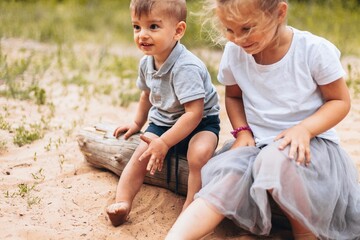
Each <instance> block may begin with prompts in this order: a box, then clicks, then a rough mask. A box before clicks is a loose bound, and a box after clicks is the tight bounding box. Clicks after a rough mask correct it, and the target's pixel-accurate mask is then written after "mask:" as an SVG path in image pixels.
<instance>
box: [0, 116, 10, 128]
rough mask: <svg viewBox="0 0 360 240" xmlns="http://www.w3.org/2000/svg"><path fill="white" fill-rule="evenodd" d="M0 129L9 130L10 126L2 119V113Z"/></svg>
mask: <svg viewBox="0 0 360 240" xmlns="http://www.w3.org/2000/svg"><path fill="white" fill-rule="evenodd" d="M0 129H1V130H6V131H10V129H11V126H10V124H9V123H8V122H7V121H6V120H5V119H4V117H3V116H2V115H0Z"/></svg>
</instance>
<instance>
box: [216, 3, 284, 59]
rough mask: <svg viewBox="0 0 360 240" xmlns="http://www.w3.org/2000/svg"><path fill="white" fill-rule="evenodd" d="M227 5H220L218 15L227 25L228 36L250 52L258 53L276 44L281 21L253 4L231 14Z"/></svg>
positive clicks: (226, 34) (224, 24) (226, 33)
mask: <svg viewBox="0 0 360 240" xmlns="http://www.w3.org/2000/svg"><path fill="white" fill-rule="evenodd" d="M228 8H229V6H227V7H218V8H217V16H218V17H219V20H220V21H221V23H222V24H223V26H224V27H225V31H226V32H225V36H226V38H227V39H228V40H229V41H231V42H233V43H235V44H236V45H238V46H240V47H241V48H243V49H244V50H245V51H246V52H247V53H248V54H252V55H255V54H258V53H261V52H262V51H264V50H266V49H267V48H271V47H272V46H273V44H275V42H276V41H275V40H276V34H277V30H278V26H279V22H278V21H276V19H275V20H274V19H272V18H271V17H270V16H265V15H264V14H263V13H262V12H261V11H260V10H258V9H255V8H254V7H252V6H247V7H246V6H244V7H243V8H242V9H239V10H238V11H236V16H234V15H233V14H229V11H228V10H227V9H228Z"/></svg>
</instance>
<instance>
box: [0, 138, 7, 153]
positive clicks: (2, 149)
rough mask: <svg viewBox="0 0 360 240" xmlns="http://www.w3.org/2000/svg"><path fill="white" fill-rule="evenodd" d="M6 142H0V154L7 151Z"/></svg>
mask: <svg viewBox="0 0 360 240" xmlns="http://www.w3.org/2000/svg"><path fill="white" fill-rule="evenodd" d="M6 144H7V143H6V141H5V140H0V153H1V152H5V151H6V150H7V145H6Z"/></svg>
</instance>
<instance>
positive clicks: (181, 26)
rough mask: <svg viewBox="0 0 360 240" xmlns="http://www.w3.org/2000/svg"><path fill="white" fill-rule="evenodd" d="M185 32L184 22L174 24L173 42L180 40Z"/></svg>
mask: <svg viewBox="0 0 360 240" xmlns="http://www.w3.org/2000/svg"><path fill="white" fill-rule="evenodd" d="M185 30H186V22H184V21H180V22H178V23H177V24H176V32H175V36H174V38H175V40H180V39H181V38H182V37H183V36H184V34H185Z"/></svg>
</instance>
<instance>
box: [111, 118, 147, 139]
mask: <svg viewBox="0 0 360 240" xmlns="http://www.w3.org/2000/svg"><path fill="white" fill-rule="evenodd" d="M140 130H141V128H140V127H139V125H137V124H136V123H135V122H134V123H132V124H129V125H125V126H120V127H118V128H116V129H115V131H114V133H113V136H114V137H115V138H118V137H120V135H121V134H122V133H124V132H125V134H124V139H125V140H126V139H128V138H129V137H131V135H133V134H134V133H137V132H139V131H140Z"/></svg>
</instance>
